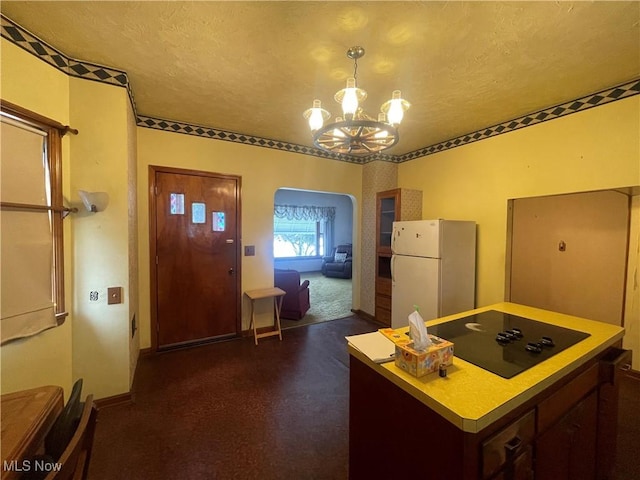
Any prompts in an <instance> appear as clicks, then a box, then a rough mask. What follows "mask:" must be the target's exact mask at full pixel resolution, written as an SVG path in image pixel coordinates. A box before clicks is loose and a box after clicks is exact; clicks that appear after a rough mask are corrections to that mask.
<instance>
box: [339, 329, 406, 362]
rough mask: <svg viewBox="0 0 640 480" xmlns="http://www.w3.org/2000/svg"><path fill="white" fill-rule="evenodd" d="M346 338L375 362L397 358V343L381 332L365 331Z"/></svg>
mask: <svg viewBox="0 0 640 480" xmlns="http://www.w3.org/2000/svg"><path fill="white" fill-rule="evenodd" d="M344 338H346V339H347V341H348V342H349V343H350V344H351V345H353V346H354V347H356V348H357V349H358V350H360V351H361V352H362V353H364V354H365V355H366V356H367V357H369V358H370V359H371V360H373V361H374V362H375V363H385V362H391V361H393V359H394V358H395V354H396V345H395V344H394V343H393V342H392V341H391V340H389V339H388V338H387V337H385V336H384V335H383V334H382V333H380V332H377V331H376V332H371V333H363V334H362V335H351V336H349V337H344Z"/></svg>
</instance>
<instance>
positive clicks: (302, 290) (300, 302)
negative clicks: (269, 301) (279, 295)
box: [273, 269, 311, 320]
mask: <svg viewBox="0 0 640 480" xmlns="http://www.w3.org/2000/svg"><path fill="white" fill-rule="evenodd" d="M273 283H274V285H275V286H276V287H278V288H281V289H282V290H284V291H285V292H286V294H285V296H284V297H283V299H282V309H281V310H280V318H287V319H289V320H300V319H301V318H302V317H304V315H305V313H307V311H308V310H309V308H310V307H311V304H310V302H309V280H305V281H304V282H302V284H301V283H300V272H298V271H297V270H281V269H275V271H274V274H273Z"/></svg>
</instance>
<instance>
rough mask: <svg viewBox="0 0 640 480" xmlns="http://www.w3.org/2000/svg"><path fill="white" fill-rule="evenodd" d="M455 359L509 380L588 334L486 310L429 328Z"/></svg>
mask: <svg viewBox="0 0 640 480" xmlns="http://www.w3.org/2000/svg"><path fill="white" fill-rule="evenodd" d="M429 333H432V334H434V335H437V336H438V337H441V338H444V339H446V340H449V341H451V342H453V343H454V347H453V352H454V355H455V356H456V357H459V358H461V359H463V360H466V361H467V362H469V363H473V364H474V365H477V366H478V367H480V368H484V369H485V370H489V371H490V372H492V373H495V374H496V375H500V376H501V377H504V378H511V377H513V376H515V375H517V374H519V373H520V372H523V371H525V370H527V369H528V368H531V367H533V366H534V365H537V364H538V363H540V362H543V361H545V360H546V359H548V358H550V357H552V356H553V355H555V354H556V353H559V352H561V351H562V350H564V349H566V348H568V347H570V346H572V345H574V344H576V343H578V342H579V341H581V340H584V339H585V338H587V337H588V336H589V334H588V333H585V332H579V331H577V330H571V329H569V328H563V327H558V326H556V325H551V324H548V323H544V322H540V321H537V320H531V319H529V318H523V317H519V316H517V315H511V314H509V313H503V312H498V311H496V310H489V311H487V312H482V313H477V314H475V315H470V316H468V317H463V318H459V319H457V320H452V321H450V322H446V323H441V324H439V325H434V326H432V327H429Z"/></svg>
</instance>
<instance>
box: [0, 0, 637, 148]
mask: <svg viewBox="0 0 640 480" xmlns="http://www.w3.org/2000/svg"><path fill="white" fill-rule="evenodd" d="M0 9H1V11H2V13H4V14H5V15H7V16H8V17H9V18H10V19H12V20H13V21H15V22H16V23H18V24H19V25H21V26H22V27H24V28H26V29H27V30H29V31H31V32H32V33H33V34H35V35H36V36H38V37H40V38H41V39H42V40H44V41H45V42H47V43H49V44H50V45H52V46H53V47H55V48H57V49H58V50H60V51H62V52H63V53H64V54H66V55H67V56H70V57H73V58H76V59H79V60H85V61H89V62H93V63H99V64H103V65H106V66H110V67H114V68H117V69H121V70H125V71H126V72H127V73H128V75H129V79H130V82H131V86H132V89H133V93H134V95H135V100H136V107H137V111H138V113H139V114H142V115H146V116H150V117H155V118H162V119H168V120H177V121H180V122H184V123H192V124H197V125H205V126H210V127H215V128H218V129H222V130H228V131H235V132H241V133H245V134H249V135H254V136H260V137H266V138H271V139H276V140H282V141H286V142H291V143H298V144H302V145H309V146H311V145H312V141H311V135H310V133H309V130H308V127H307V125H306V122H305V120H304V119H303V118H302V112H303V111H304V110H305V109H307V108H309V107H310V106H311V102H312V101H313V99H314V98H319V99H321V100H322V101H323V107H325V108H327V109H328V110H329V111H331V113H332V115H333V116H336V115H338V113H339V105H338V104H336V103H335V102H334V101H333V95H334V93H335V92H336V91H337V90H339V89H340V88H343V84H344V81H345V79H346V77H347V76H350V75H351V74H352V73H353V62H352V61H351V60H349V59H348V58H347V57H346V50H347V49H348V48H349V47H351V46H353V45H361V46H363V47H364V48H365V50H366V55H365V56H364V57H363V58H362V59H361V60H360V61H359V62H358V83H359V86H360V87H361V88H364V89H365V90H367V92H368V94H369V96H368V99H367V100H366V102H365V104H364V107H365V110H366V111H367V112H368V113H369V114H370V115H373V116H375V115H376V114H377V112H378V111H379V108H380V104H381V103H382V102H383V101H385V100H386V99H388V97H389V96H390V95H391V92H392V90H394V89H401V90H402V93H403V97H404V98H406V99H407V100H409V101H410V102H411V104H412V107H411V109H410V110H409V111H408V112H407V114H406V116H405V120H404V122H403V124H402V126H401V128H400V142H399V143H398V144H397V145H396V146H395V147H393V148H392V149H391V150H389V152H388V153H392V154H396V155H400V154H403V153H406V152H410V151H414V150H418V149H420V148H423V147H426V146H429V145H433V144H436V143H439V142H442V141H445V140H448V139H451V138H454V137H457V136H460V135H463V134H466V133H470V132H473V131H477V130H480V129H482V128H485V127H488V126H491V125H494V124H497V123H500V122H503V121H506V120H510V119H513V118H516V117H519V116H522V115H525V114H527V113H531V112H534V111H537V110H540V109H543V108H546V107H550V106H553V105H556V104H559V103H563V102H566V101H569V100H573V99H575V98H579V97H582V96H585V95H588V94H590V93H594V92H597V91H599V90H602V89H605V88H608V87H612V86H615V85H618V84H621V83H625V82H628V81H631V80H634V79H636V78H639V77H640V2H636V1H626V2H610V1H603V2H563V1H556V2H521V1H516V2H302V1H300V2H298V1H283V2H270V1H261V2H235V1H222V2H210V1H195V2H177V1H164V2H162V1H161V2H155V1H154V2H150V1H138V2H110V1H107V2H96V1H91V2H58V1H47V2H37V1H36V2H22V1H7V0H3V1H2V3H1V5H0Z"/></svg>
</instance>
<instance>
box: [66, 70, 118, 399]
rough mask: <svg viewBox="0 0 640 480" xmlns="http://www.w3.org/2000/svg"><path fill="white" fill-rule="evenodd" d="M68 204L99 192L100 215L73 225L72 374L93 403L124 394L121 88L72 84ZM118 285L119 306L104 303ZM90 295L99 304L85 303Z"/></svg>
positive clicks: (76, 220) (87, 215)
mask: <svg viewBox="0 0 640 480" xmlns="http://www.w3.org/2000/svg"><path fill="white" fill-rule="evenodd" d="M70 102H71V118H70V121H71V124H72V125H73V127H74V128H77V129H78V130H79V132H80V134H79V135H77V136H75V137H73V138H72V139H71V152H72V157H71V199H72V200H73V201H75V202H78V203H79V202H80V200H79V196H78V190H86V191H89V192H106V193H107V194H108V195H109V203H108V206H107V207H106V209H105V210H104V211H100V212H97V213H89V212H87V211H86V209H84V208H83V207H82V206H80V213H79V214H77V215H74V216H73V217H72V218H71V222H72V226H73V255H74V259H75V269H74V325H73V375H74V377H75V378H83V379H84V389H85V391H87V392H91V393H93V394H94V395H95V396H96V398H102V397H107V396H112V395H117V394H121V393H125V392H128V391H129V383H130V382H129V380H130V374H129V356H130V352H129V295H128V294H129V227H128V225H129V201H128V188H127V185H128V165H129V138H128V132H129V130H128V127H127V124H128V123H127V120H128V115H127V110H128V102H129V98H128V96H127V92H126V90H125V89H124V88H119V87H115V86H111V85H106V84H103V83H98V82H91V81H87V80H83V79H79V78H71V94H70ZM108 287H122V295H123V303H121V304H116V305H108V304H107V288H108ZM91 291H96V292H98V295H99V296H98V301H90V298H89V294H90V292H91Z"/></svg>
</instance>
